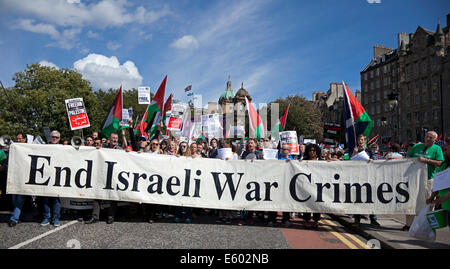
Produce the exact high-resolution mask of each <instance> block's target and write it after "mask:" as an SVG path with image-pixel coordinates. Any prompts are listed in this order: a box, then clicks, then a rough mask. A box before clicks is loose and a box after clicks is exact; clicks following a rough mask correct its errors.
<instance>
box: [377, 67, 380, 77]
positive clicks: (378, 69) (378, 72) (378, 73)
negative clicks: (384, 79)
mask: <svg viewBox="0 0 450 269" xmlns="http://www.w3.org/2000/svg"><path fill="white" fill-rule="evenodd" d="M379 75H380V68H379V67H378V68H377V76H379Z"/></svg>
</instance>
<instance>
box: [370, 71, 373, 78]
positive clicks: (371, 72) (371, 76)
mask: <svg viewBox="0 0 450 269" xmlns="http://www.w3.org/2000/svg"><path fill="white" fill-rule="evenodd" d="M370 78H373V70H370Z"/></svg>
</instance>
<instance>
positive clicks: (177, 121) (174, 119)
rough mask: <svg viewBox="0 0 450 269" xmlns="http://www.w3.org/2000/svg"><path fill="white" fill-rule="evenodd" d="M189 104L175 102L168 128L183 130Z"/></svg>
mask: <svg viewBox="0 0 450 269" xmlns="http://www.w3.org/2000/svg"><path fill="white" fill-rule="evenodd" d="M186 108H187V106H186V105H185V104H173V105H172V110H171V113H170V118H169V122H168V124H167V129H168V130H171V131H181V128H182V125H183V119H184V115H185V112H186Z"/></svg>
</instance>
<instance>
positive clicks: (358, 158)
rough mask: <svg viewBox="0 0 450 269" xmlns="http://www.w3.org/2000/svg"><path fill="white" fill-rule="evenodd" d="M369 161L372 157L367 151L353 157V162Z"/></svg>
mask: <svg viewBox="0 0 450 269" xmlns="http://www.w3.org/2000/svg"><path fill="white" fill-rule="evenodd" d="M369 159H370V157H369V155H368V154H367V152H366V151H365V150H363V151H361V152H360V153H358V154H356V155H355V156H353V157H351V160H352V161H368V160H369Z"/></svg>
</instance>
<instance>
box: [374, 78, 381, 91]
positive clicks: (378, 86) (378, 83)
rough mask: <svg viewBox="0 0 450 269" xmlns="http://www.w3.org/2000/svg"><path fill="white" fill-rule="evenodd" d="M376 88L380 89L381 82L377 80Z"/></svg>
mask: <svg viewBox="0 0 450 269" xmlns="http://www.w3.org/2000/svg"><path fill="white" fill-rule="evenodd" d="M375 84H376V85H375V87H376V88H377V89H378V88H380V80H379V79H377V80H376V81H375Z"/></svg>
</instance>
